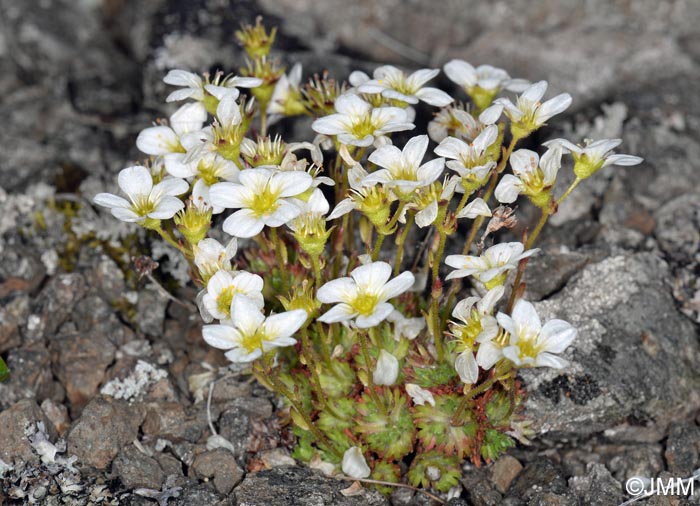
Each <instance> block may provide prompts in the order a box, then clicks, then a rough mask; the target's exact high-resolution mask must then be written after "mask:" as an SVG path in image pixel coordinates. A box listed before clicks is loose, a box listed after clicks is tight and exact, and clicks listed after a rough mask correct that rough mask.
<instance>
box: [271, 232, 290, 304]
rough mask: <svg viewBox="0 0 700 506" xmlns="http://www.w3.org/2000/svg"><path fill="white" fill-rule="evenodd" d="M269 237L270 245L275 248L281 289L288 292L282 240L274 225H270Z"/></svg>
mask: <svg viewBox="0 0 700 506" xmlns="http://www.w3.org/2000/svg"><path fill="white" fill-rule="evenodd" d="M270 239H272V247H273V248H275V257H276V258H277V268H278V269H279V273H280V279H281V281H282V291H283V292H284V293H285V294H286V293H288V292H289V280H288V279H287V274H286V271H285V270H284V266H285V265H286V264H287V263H286V262H285V261H284V253H283V252H282V248H283V247H284V245H283V244H282V240H281V239H280V236H279V235H278V234H277V229H276V228H275V227H270Z"/></svg>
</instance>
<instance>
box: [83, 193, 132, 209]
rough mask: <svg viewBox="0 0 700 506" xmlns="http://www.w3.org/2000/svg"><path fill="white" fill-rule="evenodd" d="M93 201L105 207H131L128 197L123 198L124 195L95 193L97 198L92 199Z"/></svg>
mask: <svg viewBox="0 0 700 506" xmlns="http://www.w3.org/2000/svg"><path fill="white" fill-rule="evenodd" d="M92 201H93V202H94V203H95V204H97V205H98V206H103V207H110V208H112V207H116V208H123V209H128V208H129V207H131V204H130V203H129V202H128V201H127V200H126V199H123V198H122V197H118V196H117V195H113V194H111V193H98V194H97V195H95V198H94V199H92Z"/></svg>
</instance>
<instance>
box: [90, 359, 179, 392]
mask: <svg viewBox="0 0 700 506" xmlns="http://www.w3.org/2000/svg"><path fill="white" fill-rule="evenodd" d="M167 376H168V373H167V372H165V371H164V370H163V369H157V368H155V367H153V366H152V365H151V364H149V363H148V362H144V361H143V360H139V361H138V362H137V363H136V367H134V370H133V371H132V372H131V374H129V375H128V376H127V377H126V378H124V379H118V378H117V379H113V380H112V381H109V382H108V383H106V384H105V385H104V386H103V387H102V390H100V393H102V394H103V395H109V396H111V397H114V398H115V399H123V400H126V401H138V400H140V399H142V398H143V397H144V395H146V393H147V391H148V389H149V388H150V387H151V386H152V385H154V384H155V383H157V382H158V381H160V380H161V379H163V378H165V377H167Z"/></svg>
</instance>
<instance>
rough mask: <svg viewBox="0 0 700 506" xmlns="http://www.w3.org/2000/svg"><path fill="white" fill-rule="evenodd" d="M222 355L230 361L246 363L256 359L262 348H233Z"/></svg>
mask: <svg viewBox="0 0 700 506" xmlns="http://www.w3.org/2000/svg"><path fill="white" fill-rule="evenodd" d="M224 355H226V358H227V359H229V360H230V361H231V362H236V363H248V362H252V361H253V360H257V359H258V358H259V357H260V356H261V355H262V350H261V349H256V350H253V351H251V352H248V351H246V350H245V349H244V348H234V349H233V350H231V351H227V352H226V353H225V354H224Z"/></svg>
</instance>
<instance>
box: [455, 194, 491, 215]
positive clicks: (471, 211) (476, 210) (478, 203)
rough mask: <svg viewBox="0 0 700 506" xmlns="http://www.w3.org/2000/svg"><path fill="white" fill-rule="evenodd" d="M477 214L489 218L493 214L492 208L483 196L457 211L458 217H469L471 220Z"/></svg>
mask: <svg viewBox="0 0 700 506" xmlns="http://www.w3.org/2000/svg"><path fill="white" fill-rule="evenodd" d="M477 216H485V217H487V218H488V217H489V216H491V209H489V206H488V204H487V203H486V202H484V199H482V198H475V199H474V200H472V201H471V202H469V204H467V205H466V206H464V208H463V209H462V210H461V211H460V212H459V213H457V218H468V219H470V220H473V219H474V218H476V217H477Z"/></svg>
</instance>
